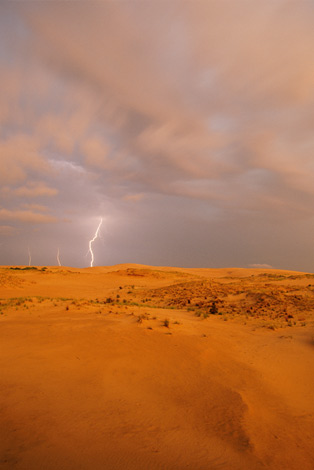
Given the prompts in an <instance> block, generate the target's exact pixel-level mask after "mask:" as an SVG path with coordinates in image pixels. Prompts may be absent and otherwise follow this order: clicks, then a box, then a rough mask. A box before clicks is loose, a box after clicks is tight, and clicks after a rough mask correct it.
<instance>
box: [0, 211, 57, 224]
mask: <svg viewBox="0 0 314 470" xmlns="http://www.w3.org/2000/svg"><path fill="white" fill-rule="evenodd" d="M0 220H12V221H17V222H25V223H35V224H46V223H51V222H56V221H57V219H56V218H55V217H53V216H50V215H45V214H40V213H38V212H37V213H36V212H33V211H31V210H7V209H0Z"/></svg>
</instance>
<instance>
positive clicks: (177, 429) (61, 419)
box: [0, 264, 314, 470]
mask: <svg viewBox="0 0 314 470" xmlns="http://www.w3.org/2000/svg"><path fill="white" fill-rule="evenodd" d="M0 293H1V294H0V299H1V300H0V303H1V305H0V322H1V325H0V331H1V333H0V334H1V341H0V345H1V354H0V361H1V378H0V388H1V395H0V416H1V440H0V442H1V444H0V468H1V469H3V470H9V469H10V470H11V469H18V470H30V469H32V470H42V469H45V470H52V469H53V470H55V469H65V470H72V469H73V470H77V469H82V470H90V469H93V470H94V469H108V470H118V469H119V470H120V469H127V470H144V469H145V470H146V469H148V470H155V469H156V470H157V469H158V470H159V469H164V470H168V469H169V470H181V469H193V470H211V469H212V470H215V469H225V470H243V469H253V470H255V469H256V470H259V469H270V470H272V469H274V470H275V469H276V470H288V469H289V470H294V469H300V468H302V469H304V470H312V469H313V468H314V445H313V444H314V442H313V440H314V439H313V436H314V420H313V413H314V397H313V390H314V374H313V372H314V365H313V352H314V316H313V313H314V274H311V273H303V272H295V271H284V270H275V269H240V268H230V269H205V268H203V269H192V268H189V269H185V268H170V267H153V266H144V265H136V264H125V265H116V266H106V267H95V268H85V269H78V268H67V267H63V266H62V267H59V266H58V267H49V266H48V267H30V266H19V267H18V266H15V267H13V266H3V267H1V269H0Z"/></svg>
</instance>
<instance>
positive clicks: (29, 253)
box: [28, 247, 32, 266]
mask: <svg viewBox="0 0 314 470" xmlns="http://www.w3.org/2000/svg"><path fill="white" fill-rule="evenodd" d="M31 264H32V255H31V250H30V249H29V247H28V266H30V265H31Z"/></svg>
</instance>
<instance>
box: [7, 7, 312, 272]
mask: <svg viewBox="0 0 314 470" xmlns="http://www.w3.org/2000/svg"><path fill="white" fill-rule="evenodd" d="M313 24H314V2H313V1H312V0H294V1H293V0H291V1H290V0H265V1H260V0H206V1H203V0H197V1H185V0H180V1H175V0H173V1H172V0H169V1H162V2H160V1H159V0H146V1H144V0H129V1H127V0H125V1H113V0H112V1H100V0H99V1H93V0H88V1H75V0H73V1H57V0H56V1H54V0H50V1H31V0H28V1H9V0H2V1H1V2H0V85H1V87H0V264H2V265H28V264H32V265H41V266H48V265H57V264H58V259H57V254H58V253H59V260H60V264H62V265H64V266H73V267H88V266H90V264H91V253H90V252H89V241H90V240H92V239H93V237H94V235H95V234H96V230H97V228H98V225H99V224H100V221H101V219H102V224H101V227H100V229H99V232H98V237H97V239H95V241H94V242H93V243H92V250H93V255H94V263H93V265H94V266H101V265H106V266H107V265H113V264H118V263H142V264H148V265H155V266H180V267H210V268H222V267H263V266H264V267H274V268H279V269H293V270H299V271H307V272H313V270H314V132H313V127H314V28H313Z"/></svg>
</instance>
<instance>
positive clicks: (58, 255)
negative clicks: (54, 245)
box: [57, 248, 62, 266]
mask: <svg viewBox="0 0 314 470" xmlns="http://www.w3.org/2000/svg"><path fill="white" fill-rule="evenodd" d="M57 261H58V265H59V266H62V264H61V261H60V250H59V248H58V251H57Z"/></svg>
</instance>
